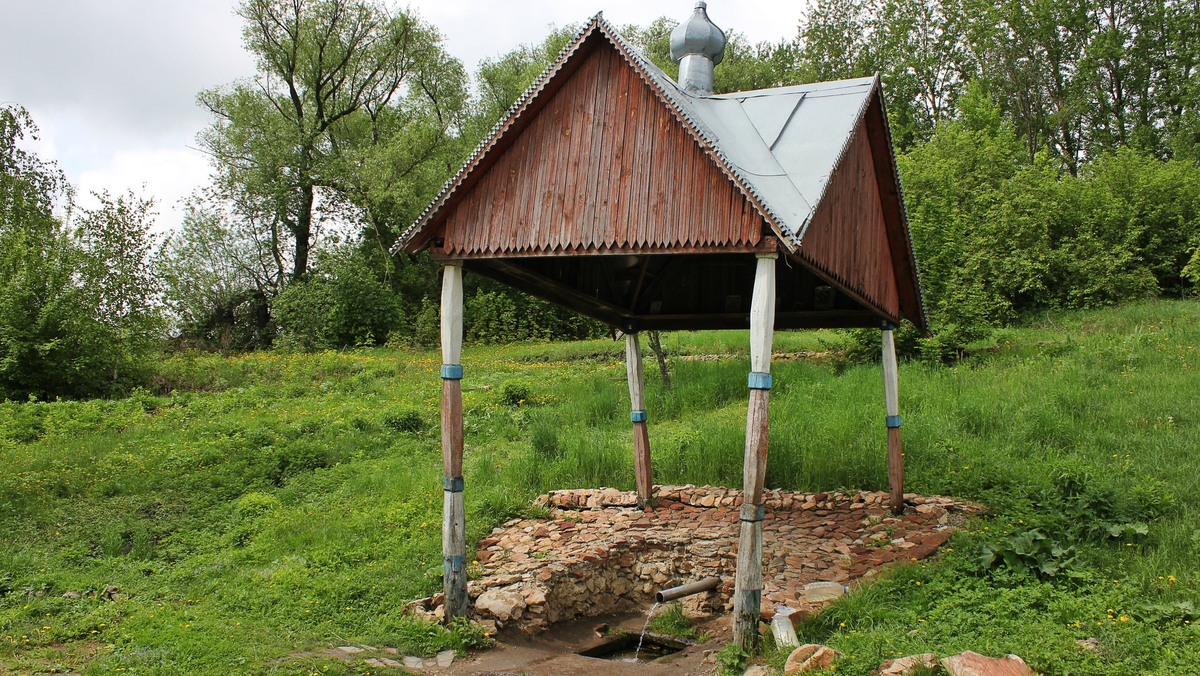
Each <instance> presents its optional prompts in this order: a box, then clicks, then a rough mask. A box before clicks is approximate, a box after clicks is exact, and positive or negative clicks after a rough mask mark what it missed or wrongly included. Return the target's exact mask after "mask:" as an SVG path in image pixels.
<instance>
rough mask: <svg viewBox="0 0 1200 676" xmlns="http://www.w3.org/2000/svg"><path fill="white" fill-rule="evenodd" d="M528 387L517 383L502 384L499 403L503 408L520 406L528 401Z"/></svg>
mask: <svg viewBox="0 0 1200 676" xmlns="http://www.w3.org/2000/svg"><path fill="white" fill-rule="evenodd" d="M530 396H531V395H530V391H529V385H526V384H525V383H518V382H508V383H504V386H503V387H502V388H500V403H501V404H504V405H505V406H520V405H521V404H526V403H529V401H530Z"/></svg>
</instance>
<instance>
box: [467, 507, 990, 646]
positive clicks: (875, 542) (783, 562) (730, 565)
mask: <svg viewBox="0 0 1200 676" xmlns="http://www.w3.org/2000/svg"><path fill="white" fill-rule="evenodd" d="M905 501H906V504H907V508H906V512H905V514H904V515H903V516H902V517H899V518H897V517H893V516H891V514H890V512H889V511H888V510H887V494H886V493H872V492H862V493H857V494H843V493H828V494H826V493H819V494H812V493H789V492H785V491H780V490H774V491H768V492H767V493H766V495H765V507H766V517H765V520H764V523H763V582H764V589H763V606H764V609H767V610H773V609H774V607H775V606H776V605H787V606H789V607H792V608H794V609H798V610H801V611H806V610H807V611H808V612H814V611H816V610H819V608H820V607H821V606H822V605H823V604H824V603H825V602H827V601H828V600H829V597H828V595H827V594H824V593H822V592H817V590H809V591H807V592H806V590H805V585H808V584H810V583H813V582H819V581H824V582H836V583H840V584H842V585H847V586H850V585H853V584H855V581H857V580H860V579H861V578H869V577H871V576H872V575H875V574H876V573H877V572H878V571H879V569H880V568H882V567H885V566H890V565H896V564H900V563H908V562H913V561H919V560H921V559H925V558H927V557H930V556H932V555H934V554H935V553H936V552H937V550H938V548H939V547H940V546H942V545H943V544H945V542H946V541H947V540H948V539H949V537H950V534H951V532H952V531H953V528H954V526H955V523H956V518H957V520H958V521H961V518H962V517H961V516H957V517H956V515H955V513H956V512H958V513H962V512H972V511H976V510H978V509H980V508H979V506H978V505H973V504H970V503H965V502H960V501H957V500H953V499H951V498H945V497H937V496H928V497H926V496H919V495H913V494H906V495H905ZM538 503H539V504H540V505H541V506H544V507H548V508H549V509H550V512H551V518H548V519H514V520H512V521H509V522H507V523H505V524H504V525H503V526H502V527H500V528H496V529H494V530H493V531H492V533H491V534H490V535H489V536H488V537H486V538H484V539H482V540H480V541H479V543H478V553H477V560H478V562H479V564H480V569H477V571H481V572H482V575H481V576H480V577H479V579H477V580H473V581H472V582H471V583H470V585H469V586H468V591H469V594H470V596H471V598H472V599H473V600H474V602H475V603H474V615H475V617H476V618H477V619H480V620H483V621H494V622H496V624H497V627H498V628H519V629H522V630H525V631H529V632H538V631H541V630H544V629H546V628H547V627H548V626H549V624H551V623H555V622H560V621H564V620H569V619H574V618H578V617H588V616H595V615H603V614H606V613H610V612H615V611H621V610H629V609H632V608H638V607H644V606H647V605H649V604H650V603H651V602H652V600H653V594H654V592H656V591H658V590H660V589H663V588H665V587H669V586H673V585H677V584H684V583H687V582H692V581H696V580H700V579H703V578H706V577H710V576H714V577H719V578H720V579H721V581H722V583H721V585H720V586H719V587H718V588H717V589H716V590H714V591H713V592H712V593H708V594H699V595H696V596H693V597H689V598H688V599H686V601H685V609H686V610H687V611H688V612H690V613H692V614H700V615H703V614H713V613H718V612H721V611H729V610H732V608H733V605H732V604H733V602H732V595H733V587H734V572H735V569H736V564H737V541H738V519H737V507H738V506H739V505H740V504H741V491H740V490H736V489H729V488H721V487H713V486H703V487H696V486H690V485H689V486H656V487H655V500H654V501H652V505H653V506H652V507H649V508H647V509H646V510H644V511H643V510H641V509H638V508H637V498H636V495H635V494H634V493H632V492H628V493H623V492H620V491H617V490H616V489H611V488H603V489H580V490H565V491H554V492H551V493H549V494H547V495H544V496H541V497H540V498H539V499H538ZM823 586H824V587H825V588H826V589H828V588H829V587H833V586H835V585H823Z"/></svg>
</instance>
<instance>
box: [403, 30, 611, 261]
mask: <svg viewBox="0 0 1200 676" xmlns="http://www.w3.org/2000/svg"><path fill="white" fill-rule="evenodd" d="M601 43H604V44H611V43H608V40H607V38H605V37H603V35H602V34H601V33H600V31H599V28H598V27H597V28H596V29H595V30H594V31H593V32H592V33H591V34H590V35H588V36H586V37H585V38H584V40H583V41H582V42H581V43H580V44H579V47H578V48H577V49H576V51H575V53H574V54H572V55H571V57H570V58H568V59H567V60H566V61H565V62H564V63H562V64H561V65H560V67H559V70H558V72H557V73H556V74H555V76H554V77H552V78H550V80H549V81H548V82H546V84H545V86H544V87H543V88H542V91H541V93H540V94H539V95H538V96H535V97H533V98H532V99H530V100H528V101H526V102H525V107H524V108H523V109H522V110H519V111H518V112H517V114H516V115H515V116H514V117H512V118H508V119H506V120H505V124H504V126H503V127H502V128H501V129H500V131H499V134H498V135H497V137H496V138H495V139H494V141H493V143H492V145H491V147H489V148H487V149H486V152H484V153H482V154H481V155H480V156H479V157H477V158H476V159H475V161H474V163H473V164H472V165H470V166H468V167H466V168H465V169H464V175H463V177H462V179H461V180H460V181H459V184H458V188H457V189H456V190H455V192H454V194H452V195H450V196H449V197H448V198H447V199H446V202H445V203H444V204H443V205H442V206H441V208H439V209H438V215H436V216H435V217H434V218H432V219H431V220H430V221H429V222H428V223H427V224H426V226H425V227H423V228H422V229H421V230H420V231H419V232H418V233H416V235H415V236H414V237H413V239H412V240H411V241H409V242H408V244H407V245H406V246H405V251H408V252H409V253H416V252H418V251H421V250H422V249H424V248H425V245H426V243H427V242H428V240H429V238H430V236H432V235H433V233H434V232H436V231H437V229H438V227H440V225H441V223H442V222H443V221H444V219H445V214H446V213H448V211H449V210H450V209H452V208H453V207H454V206H455V205H456V204H457V203H458V202H459V201H461V200H462V198H463V196H464V193H465V191H469V190H470V189H471V188H472V187H473V186H474V185H475V183H476V182H477V181H478V180H479V179H480V178H481V177H482V175H483V174H484V173H486V171H487V170H488V169H489V168H491V166H492V165H493V164H494V163H495V162H496V160H498V159H499V158H500V157H501V156H502V155H503V154H504V151H505V150H507V149H508V148H509V147H510V146H511V145H512V144H513V143H514V141H516V140H517V139H518V138H520V137H521V136H522V134H521V132H522V131H523V130H524V129H525V128H526V127H527V126H528V125H529V123H530V121H531V120H532V119H533V118H535V117H537V113H538V112H539V111H540V110H541V109H542V108H543V107H544V106H545V105H546V103H547V102H548V101H549V99H550V98H551V97H552V96H553V94H554V93H555V92H556V91H558V89H559V88H560V87H562V86H563V85H564V84H565V83H566V82H568V81H569V80H570V79H571V77H570V76H571V75H572V74H573V73H574V72H575V70H576V69H577V68H579V66H580V64H582V63H583V62H584V61H586V60H587V56H588V55H590V54H591V52H592V50H594V49H595V48H596V47H597V46H599V45H600V44H601Z"/></svg>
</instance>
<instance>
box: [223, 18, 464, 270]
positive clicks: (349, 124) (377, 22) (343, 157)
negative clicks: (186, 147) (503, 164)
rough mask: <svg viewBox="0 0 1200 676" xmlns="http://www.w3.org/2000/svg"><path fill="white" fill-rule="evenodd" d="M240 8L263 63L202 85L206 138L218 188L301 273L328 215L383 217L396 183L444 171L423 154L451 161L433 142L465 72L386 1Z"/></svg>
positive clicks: (454, 105) (436, 39) (425, 28)
mask: <svg viewBox="0 0 1200 676" xmlns="http://www.w3.org/2000/svg"><path fill="white" fill-rule="evenodd" d="M238 13H239V14H240V15H241V17H242V18H243V19H244V20H245V28H244V31H243V36H244V41H245V46H246V48H247V49H248V50H250V51H251V52H252V53H253V54H254V55H255V56H256V57H257V60H258V70H259V73H258V75H257V76H256V77H254V78H253V79H251V80H247V81H240V82H235V83H233V84H231V85H229V86H226V87H221V88H218V89H214V90H210V91H206V92H203V93H202V94H201V95H200V97H199V100H200V103H201V104H202V105H203V106H205V107H206V108H208V109H209V110H210V111H211V112H212V114H213V115H214V117H215V121H214V123H213V124H212V125H211V126H210V127H209V128H208V129H207V130H206V131H204V132H203V133H201V135H200V137H199V142H200V145H201V147H203V148H204V149H205V150H206V151H207V152H208V153H210V155H211V156H212V158H213V163H214V165H215V167H216V168H217V182H216V183H217V184H216V186H215V187H214V194H215V195H216V196H218V197H219V198H221V199H223V200H224V201H225V202H226V204H227V205H229V206H230V208H231V211H232V213H234V214H236V215H237V216H239V217H241V218H244V219H247V220H253V221H255V222H257V223H258V224H259V225H260V227H261V228H263V229H264V230H265V231H267V232H268V233H269V239H270V240H271V241H272V246H274V247H275V248H276V252H275V253H274V254H273V255H274V256H275V257H276V258H278V259H279V260H281V261H282V260H285V259H287V260H288V262H289V264H290V267H291V271H290V276H291V278H292V279H300V278H303V277H304V276H305V275H306V274H307V272H308V269H309V259H310V253H311V251H312V248H313V246H314V244H315V243H316V241H317V238H318V237H319V235H320V231H321V227H322V224H323V222H324V221H323V219H329V218H342V219H344V218H345V217H346V216H347V215H350V216H352V217H353V216H358V215H361V213H362V212H364V211H365V212H366V213H367V214H369V216H370V217H369V218H367V219H366V220H367V221H368V222H369V223H371V224H372V225H375V226H378V225H379V221H380V220H384V221H386V220H388V219H391V218H394V217H395V214H394V212H395V211H396V209H395V202H396V199H397V198H396V197H395V195H396V194H397V193H398V192H399V193H402V192H403V189H400V188H398V187H397V184H398V183H405V182H406V179H408V178H412V180H411V181H409V182H408V183H411V184H418V185H420V186H426V185H428V184H431V183H436V182H437V181H436V180H435V179H434V178H432V177H430V176H425V175H422V171H421V170H422V169H424V168H425V167H426V163H429V162H432V163H433V164H434V165H436V167H438V168H437V169H434V170H433V171H432V173H433V174H438V172H439V170H440V171H442V172H444V171H446V169H444V167H445V166H447V165H448V164H452V163H448V162H446V161H445V158H444V157H440V156H439V152H438V151H439V150H440V149H442V148H444V147H446V146H447V145H450V144H451V139H452V135H451V134H450V133H449V131H450V130H451V129H452V128H453V127H454V125H455V123H456V118H455V111H456V110H457V109H458V108H460V107H461V100H462V97H463V93H462V89H463V86H464V81H465V79H464V78H463V77H462V70H461V66H459V65H458V63H457V62H456V61H454V60H453V59H450V58H448V57H447V56H446V54H445V53H444V51H443V50H442V48H441V46H440V44H439V43H440V36H439V35H438V33H437V32H436V31H435V30H434V29H433V28H432V27H430V26H429V25H427V24H425V23H423V22H422V21H420V20H419V19H418V18H416V17H415V16H412V15H410V14H408V13H405V12H392V11H390V10H388V9H387V8H386V7H385V6H384V5H383V4H382V3H380V2H375V1H373V0H246V1H245V2H244V3H243V4H242V5H241V6H240V7H239V9H238ZM379 149H382V150H380V151H379V153H378V154H376V153H375V151H377V150H379ZM438 160H441V161H440V162H438ZM408 183H406V185H407V184H408ZM381 185H382V187H381ZM415 193H417V194H419V195H422V196H423V195H424V192H423V191H422V190H419V189H418V190H416V191H415ZM400 201H401V202H403V201H404V200H403V198H401V199H400ZM352 220H353V219H352ZM381 234H382V233H381ZM285 249H288V250H287V251H284V250H285Z"/></svg>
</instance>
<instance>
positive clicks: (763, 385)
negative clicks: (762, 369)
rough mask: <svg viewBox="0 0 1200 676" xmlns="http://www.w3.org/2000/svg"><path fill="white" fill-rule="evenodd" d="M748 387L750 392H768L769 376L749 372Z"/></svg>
mask: <svg viewBox="0 0 1200 676" xmlns="http://www.w3.org/2000/svg"><path fill="white" fill-rule="evenodd" d="M748 385H749V387H750V389H752V390H769V389H771V374H770V373H758V372H756V371H751V372H750V381H749V383H748Z"/></svg>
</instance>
